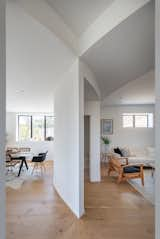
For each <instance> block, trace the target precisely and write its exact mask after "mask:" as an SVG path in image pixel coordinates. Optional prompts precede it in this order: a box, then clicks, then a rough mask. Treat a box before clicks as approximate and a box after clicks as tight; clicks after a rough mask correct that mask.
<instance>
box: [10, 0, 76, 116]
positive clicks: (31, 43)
mask: <svg viewBox="0 0 160 239" xmlns="http://www.w3.org/2000/svg"><path fill="white" fill-rule="evenodd" d="M6 23H7V27H6V33H7V49H6V58H7V64H6V65H7V69H6V74H7V111H23V112H28V111H29V112H51V111H53V90H54V87H55V86H56V84H57V83H58V80H59V79H60V78H59V77H60V75H61V74H63V72H65V71H66V70H67V69H68V67H69V66H70V65H71V64H72V63H73V61H74V56H73V55H72V53H71V52H70V50H68V48H66V47H65V46H64V45H63V44H62V42H61V41H60V40H59V39H57V38H56V36H55V35H54V34H53V33H51V32H50V31H48V30H47V29H46V28H44V27H43V26H42V25H41V24H39V23H38V22H36V21H35V20H34V19H33V18H32V17H30V16H29V15H27V14H25V13H24V12H23V10H22V9H21V8H19V7H18V6H17V5H16V3H14V2H13V1H9V2H8V4H7V13H6Z"/></svg>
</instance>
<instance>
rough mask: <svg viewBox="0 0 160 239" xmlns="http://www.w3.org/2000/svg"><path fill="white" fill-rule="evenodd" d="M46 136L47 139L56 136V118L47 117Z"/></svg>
mask: <svg viewBox="0 0 160 239" xmlns="http://www.w3.org/2000/svg"><path fill="white" fill-rule="evenodd" d="M45 119H46V135H45V139H49V138H50V139H51V137H53V136H54V118H53V117H52V116H46V118H45Z"/></svg>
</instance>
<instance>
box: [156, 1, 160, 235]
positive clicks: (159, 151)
mask: <svg viewBox="0 0 160 239" xmlns="http://www.w3.org/2000/svg"><path fill="white" fill-rule="evenodd" d="M155 11H156V19H155V21H156V29H155V32H156V46H155V78H156V108H155V111H156V112H155V113H156V117H155V121H156V125H155V127H156V130H155V132H156V185H155V200H156V202H155V215H156V217H155V229H156V230H155V235H156V239H160V157H159V155H160V1H159V0H156V5H155Z"/></svg>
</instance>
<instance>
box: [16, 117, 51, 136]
mask: <svg viewBox="0 0 160 239" xmlns="http://www.w3.org/2000/svg"><path fill="white" fill-rule="evenodd" d="M17 117H18V120H17V132H18V134H17V136H18V137H17V140H18V141H25V140H31V139H33V140H35V141H42V140H53V137H54V128H53V127H54V117H53V116H50V115H18V116H17Z"/></svg>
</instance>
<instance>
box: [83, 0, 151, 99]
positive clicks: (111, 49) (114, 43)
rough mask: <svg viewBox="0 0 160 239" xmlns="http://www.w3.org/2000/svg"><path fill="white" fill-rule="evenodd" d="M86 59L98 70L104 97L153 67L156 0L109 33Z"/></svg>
mask: <svg viewBox="0 0 160 239" xmlns="http://www.w3.org/2000/svg"><path fill="white" fill-rule="evenodd" d="M82 59H83V60H84V61H85V62H86V63H87V64H88V65H89V66H90V67H91V69H92V70H93V71H94V73H95V74H96V79H97V82H98V84H99V87H100V89H101V93H102V98H103V99H104V98H105V97H106V96H108V95H110V94H111V93H112V92H113V91H115V90H117V89H118V88H120V87H122V86H123V85H125V84H126V83H127V82H129V81H132V80H135V79H137V78H139V77H141V76H143V75H144V74H145V73H147V72H149V71H150V70H151V69H153V68H154V1H151V2H150V3H148V4H147V5H145V6H144V7H143V8H141V9H139V10H138V11H137V12H136V13H134V14H133V15H131V16H130V17H128V18H127V20H125V21H124V22H122V23H121V24H120V25H119V26H117V27H116V28H115V29H113V30H112V31H111V32H110V33H108V34H107V35H106V36H105V37H104V38H103V39H102V40H100V41H99V42H98V43H96V44H95V45H94V46H93V47H91V48H90V49H89V50H88V51H87V52H86V53H85V54H84V55H83V56H82Z"/></svg>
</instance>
